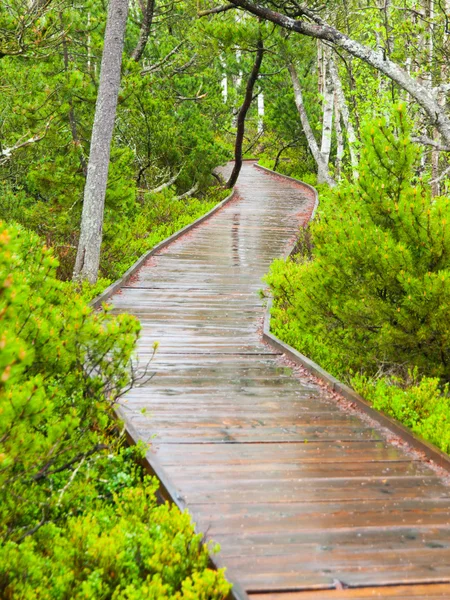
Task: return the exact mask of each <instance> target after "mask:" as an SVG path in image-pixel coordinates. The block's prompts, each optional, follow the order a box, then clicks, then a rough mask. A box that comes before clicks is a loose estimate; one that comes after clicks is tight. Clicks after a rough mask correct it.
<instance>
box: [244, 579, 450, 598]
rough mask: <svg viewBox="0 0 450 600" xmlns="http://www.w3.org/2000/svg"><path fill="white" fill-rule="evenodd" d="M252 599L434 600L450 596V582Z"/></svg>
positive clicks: (279, 594) (286, 594)
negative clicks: (377, 599)
mask: <svg viewBox="0 0 450 600" xmlns="http://www.w3.org/2000/svg"><path fill="white" fill-rule="evenodd" d="M250 598H251V600H368V599H369V598H395V600H412V599H414V600H432V599H435V598H442V599H445V600H448V599H449V598H450V584H447V583H443V584H437V585H436V584H434V585H402V586H392V587H385V586H383V587H376V588H373V587H370V588H361V589H352V590H351V589H341V590H322V591H320V592H291V593H289V592H288V593H273V594H250Z"/></svg>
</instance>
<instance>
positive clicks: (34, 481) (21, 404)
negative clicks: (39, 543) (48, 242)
mask: <svg viewBox="0 0 450 600" xmlns="http://www.w3.org/2000/svg"><path fill="white" fill-rule="evenodd" d="M0 231H1V234H0V273H1V274H2V276H1V281H0V320H1V321H0V323H1V337H0V345H1V348H2V352H1V354H0V411H1V420H0V443H1V451H0V538H5V537H8V538H11V537H13V538H17V537H19V538H20V537H21V536H22V535H23V533H24V532H26V531H27V530H28V529H30V528H33V527H34V526H36V525H37V524H38V523H40V522H41V520H42V519H44V520H45V519H46V518H47V515H48V514H50V513H51V512H52V511H56V512H59V510H60V509H62V510H64V508H65V507H66V506H69V505H70V502H71V494H70V493H64V494H61V493H60V491H59V490H60V488H61V487H64V485H65V480H64V477H67V472H68V469H67V465H70V464H77V463H78V462H79V461H80V460H81V459H82V457H83V456H88V455H90V454H91V453H95V452H96V451H97V449H98V448H99V447H100V446H101V445H102V444H104V437H105V436H106V435H107V433H108V430H109V429H110V427H111V411H112V408H113V405H114V403H115V401H116V398H117V396H118V395H119V394H120V393H121V390H122V389H123V388H124V387H125V386H126V385H127V384H128V382H129V369H128V363H129V360H130V356H131V353H132V351H133V349H134V345H135V341H136V339H137V335H138V332H139V323H138V322H137V321H136V320H135V319H134V318H133V317H130V316H128V315H123V316H120V317H116V318H111V317H110V316H109V315H108V314H107V313H104V312H100V313H93V312H92V310H91V309H90V308H88V307H87V306H86V305H85V303H84V302H83V301H82V300H81V299H79V298H78V297H68V296H67V295H65V294H64V293H63V291H62V289H63V286H64V284H62V283H61V282H59V281H58V280H56V278H55V269H56V261H55V259H54V257H53V255H52V252H51V251H50V250H48V249H47V248H46V247H45V246H42V244H41V243H40V241H39V239H38V238H37V236H35V235H34V234H30V233H28V232H27V231H25V230H22V229H20V228H19V227H14V226H9V227H5V226H4V225H3V224H1V226H0ZM69 471H70V469H69ZM61 473H65V475H64V476H63V475H61ZM30 494H31V496H30ZM30 497H32V498H33V500H32V501H30Z"/></svg>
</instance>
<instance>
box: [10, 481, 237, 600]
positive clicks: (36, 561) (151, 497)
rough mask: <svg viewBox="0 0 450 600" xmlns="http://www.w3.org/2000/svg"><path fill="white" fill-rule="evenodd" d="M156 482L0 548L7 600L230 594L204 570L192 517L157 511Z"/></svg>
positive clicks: (205, 599)
mask: <svg viewBox="0 0 450 600" xmlns="http://www.w3.org/2000/svg"><path fill="white" fill-rule="evenodd" d="M156 487H157V483H156V482H155V480H153V481H151V480H146V481H144V482H143V483H142V484H135V485H134V486H133V487H128V488H125V489H123V490H122V491H121V492H119V493H118V494H115V496H114V501H113V502H112V503H110V504H105V503H98V504H97V506H96V507H94V508H93V509H92V510H91V511H90V512H89V513H87V514H83V515H81V516H78V517H72V518H69V519H68V521H67V523H66V525H65V526H64V527H58V526H57V525H55V524H48V525H46V526H44V527H42V528H41V529H40V530H39V532H37V533H36V535H34V536H33V537H28V538H26V540H25V541H24V542H22V543H21V544H20V545H18V544H16V543H14V542H7V543H5V544H4V545H3V546H1V547H0V593H1V597H2V598H4V599H5V600H8V599H10V598H11V599H12V598H27V600H34V599H36V600H37V599H39V600H47V599H48V600H69V599H72V598H73V599H79V600H81V599H89V600H103V599H106V598H111V599H114V600H144V599H145V600H148V599H154V600H164V599H168V598H171V599H186V600H188V599H189V600H191V599H192V600H210V599H211V600H220V599H223V598H225V597H226V596H227V594H228V591H229V589H230V586H229V584H228V583H227V582H226V581H225V579H224V576H223V572H222V571H218V572H215V571H213V570H211V569H209V568H208V561H209V558H208V551H207V547H206V546H204V545H203V544H202V540H201V536H200V535H194V533H193V529H192V525H191V522H190V517H189V515H188V514H187V513H180V511H179V510H178V509H177V508H175V507H170V506H169V505H167V504H165V505H161V506H158V505H157V504H156V500H155V491H156Z"/></svg>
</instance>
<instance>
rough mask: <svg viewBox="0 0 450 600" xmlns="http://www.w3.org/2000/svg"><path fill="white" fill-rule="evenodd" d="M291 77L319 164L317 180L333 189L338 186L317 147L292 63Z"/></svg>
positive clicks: (298, 108) (299, 112) (306, 131)
mask: <svg viewBox="0 0 450 600" xmlns="http://www.w3.org/2000/svg"><path fill="white" fill-rule="evenodd" d="M288 71H289V75H290V76H291V81H292V87H293V89H294V97H295V105H296V106H297V110H298V114H299V115H300V121H301V124H302V128H303V133H304V134H305V137H306V141H307V142H308V147H309V149H310V151H311V154H312V155H313V158H314V160H315V161H316V164H317V180H318V182H319V183H324V182H325V183H328V185H330V186H331V187H333V186H335V185H336V182H335V181H334V179H333V178H332V177H331V176H330V174H329V173H328V164H326V163H325V162H324V160H323V156H322V154H321V153H320V150H319V146H318V145H317V141H316V138H315V137H314V132H313V130H312V128H311V125H310V123H309V119H308V115H307V114H306V109H305V105H304V103H303V94H302V88H301V85H300V80H299V78H298V75H297V71H296V69H295V67H294V65H293V64H292V63H289V64H288Z"/></svg>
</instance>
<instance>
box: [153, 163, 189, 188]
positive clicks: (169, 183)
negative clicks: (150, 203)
mask: <svg viewBox="0 0 450 600" xmlns="http://www.w3.org/2000/svg"><path fill="white" fill-rule="evenodd" d="M183 169H184V165H183V166H182V167H181V169H180V170H179V171H178V173H176V175H174V176H173V177H171V178H170V179H169V180H168V181H166V182H165V183H162V184H161V185H159V186H158V187H155V188H153V189H152V190H146V192H147V193H149V194H157V193H158V192H162V191H163V190H165V189H166V188H168V187H169V186H171V185H172V184H173V183H175V181H176V180H177V179H178V177H179V176H180V175H181V171H182V170H183Z"/></svg>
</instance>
